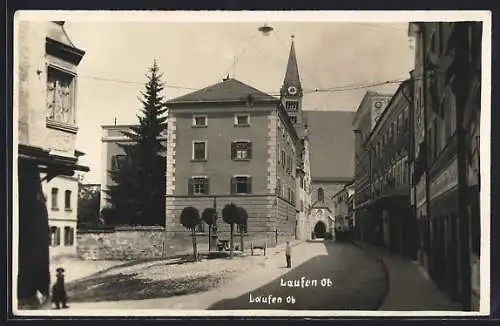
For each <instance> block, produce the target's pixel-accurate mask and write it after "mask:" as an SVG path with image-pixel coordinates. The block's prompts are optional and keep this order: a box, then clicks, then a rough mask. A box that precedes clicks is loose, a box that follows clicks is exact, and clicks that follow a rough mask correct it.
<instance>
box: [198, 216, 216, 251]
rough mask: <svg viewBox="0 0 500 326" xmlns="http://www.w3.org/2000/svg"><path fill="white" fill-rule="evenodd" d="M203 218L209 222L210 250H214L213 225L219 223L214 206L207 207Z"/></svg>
mask: <svg viewBox="0 0 500 326" xmlns="http://www.w3.org/2000/svg"><path fill="white" fill-rule="evenodd" d="M201 219H202V220H203V221H205V223H207V224H208V251H211V250H212V227H213V226H214V225H215V224H217V211H216V210H215V208H213V207H208V208H205V210H204V211H203V213H201Z"/></svg>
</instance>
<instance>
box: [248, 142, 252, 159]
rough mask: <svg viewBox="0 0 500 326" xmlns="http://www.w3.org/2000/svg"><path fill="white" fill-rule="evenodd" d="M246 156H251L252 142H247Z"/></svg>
mask: <svg viewBox="0 0 500 326" xmlns="http://www.w3.org/2000/svg"><path fill="white" fill-rule="evenodd" d="M248 158H249V159H251V158H252V143H251V142H248Z"/></svg>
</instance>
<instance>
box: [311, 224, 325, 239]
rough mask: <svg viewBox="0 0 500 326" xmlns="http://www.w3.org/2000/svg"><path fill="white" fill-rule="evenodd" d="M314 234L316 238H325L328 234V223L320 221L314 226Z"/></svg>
mask: <svg viewBox="0 0 500 326" xmlns="http://www.w3.org/2000/svg"><path fill="white" fill-rule="evenodd" d="M314 235H315V236H316V238H321V239H324V238H325V236H326V224H325V223H323V222H322V221H319V222H317V223H316V225H315V226H314Z"/></svg>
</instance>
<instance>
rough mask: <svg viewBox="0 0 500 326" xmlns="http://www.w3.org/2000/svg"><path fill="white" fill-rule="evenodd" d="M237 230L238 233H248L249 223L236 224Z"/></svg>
mask: <svg viewBox="0 0 500 326" xmlns="http://www.w3.org/2000/svg"><path fill="white" fill-rule="evenodd" d="M236 232H237V233H248V225H247V223H245V224H237V225H236Z"/></svg>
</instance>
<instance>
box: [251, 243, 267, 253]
mask: <svg viewBox="0 0 500 326" xmlns="http://www.w3.org/2000/svg"><path fill="white" fill-rule="evenodd" d="M266 248H267V243H266V242H265V241H264V242H263V243H260V244H255V243H254V242H253V241H252V242H251V243H250V250H251V251H252V256H253V251H254V249H260V250H263V251H264V256H265V255H266Z"/></svg>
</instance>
